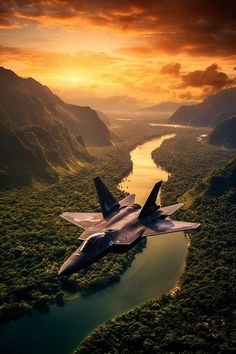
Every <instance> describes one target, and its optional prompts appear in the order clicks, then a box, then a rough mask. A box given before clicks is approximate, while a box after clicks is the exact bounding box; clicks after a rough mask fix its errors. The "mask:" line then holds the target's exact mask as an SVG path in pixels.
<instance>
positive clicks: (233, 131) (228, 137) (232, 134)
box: [209, 116, 236, 148]
mask: <svg viewBox="0 0 236 354" xmlns="http://www.w3.org/2000/svg"><path fill="white" fill-rule="evenodd" d="M209 143H211V144H215V145H224V146H226V147H228V148H236V116H233V117H230V118H228V119H226V120H224V121H223V122H221V123H219V124H218V125H217V126H216V127H215V128H214V130H213V131H212V133H211V134H210V136H209Z"/></svg>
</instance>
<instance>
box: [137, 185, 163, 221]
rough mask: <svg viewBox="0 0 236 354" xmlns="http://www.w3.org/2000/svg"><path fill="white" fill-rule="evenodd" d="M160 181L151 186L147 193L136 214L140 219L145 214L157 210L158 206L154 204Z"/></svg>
mask: <svg viewBox="0 0 236 354" xmlns="http://www.w3.org/2000/svg"><path fill="white" fill-rule="evenodd" d="M161 184H162V181H159V182H157V183H156V184H155V186H154V187H153V189H152V191H151V193H150V194H149V197H148V199H147V200H146V203H145V204H144V206H143V207H142V209H141V211H140V214H139V216H138V218H139V219H142V218H143V217H145V216H148V215H150V214H152V213H153V212H154V211H157V210H158V209H159V208H160V206H159V205H157V204H156V199H157V195H158V193H159V190H160V188H161Z"/></svg>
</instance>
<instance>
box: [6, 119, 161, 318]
mask: <svg viewBox="0 0 236 354" xmlns="http://www.w3.org/2000/svg"><path fill="white" fill-rule="evenodd" d="M165 131H167V130H165V129H163V130H162V131H159V130H158V129H153V128H150V127H148V126H147V125H145V124H142V123H140V125H138V129H136V130H135V129H134V128H133V126H131V127H130V128H128V126H126V124H124V125H122V126H121V127H117V128H116V129H115V134H116V136H117V137H119V140H120V143H119V144H117V145H115V146H113V147H109V148H108V147H107V148H102V149H101V148H100V149H93V150H92V154H93V155H94V161H93V163H90V164H89V165H87V166H85V167H84V168H82V169H81V168H80V169H79V171H78V172H77V173H76V174H75V175H73V176H67V177H65V178H64V179H63V180H61V181H60V182H58V183H56V184H53V185H51V186H47V187H44V188H41V189H32V188H16V189H12V190H9V191H2V192H0V223H1V231H0V233H1V270H0V282H1V285H0V286H1V288H0V302H1V307H0V311H1V312H0V315H1V321H2V322H3V321H6V320H8V319H10V318H16V317H19V316H20V315H22V314H23V313H26V312H30V311H31V310H32V308H35V307H36V308H41V307H42V306H47V304H49V303H51V302H53V301H57V302H58V303H61V302H62V300H63V297H64V296H65V294H66V293H67V292H72V291H82V292H83V293H86V292H88V291H94V290H95V289H97V288H99V287H104V286H106V285H107V284H109V283H110V282H113V281H117V280H119V277H120V274H121V273H122V272H124V270H125V269H126V268H127V267H128V266H129V265H130V263H131V262H132V260H133V259H134V256H135V254H136V252H137V251H139V250H141V249H142V248H143V246H144V244H139V245H137V246H136V247H135V248H133V249H132V250H130V251H129V252H128V253H127V254H125V255H117V254H116V255H115V254H110V255H107V256H106V257H105V258H103V259H101V260H100V261H99V262H98V263H96V264H94V265H92V266H91V267H90V268H88V269H87V270H84V271H81V272H80V273H79V275H77V274H76V275H73V276H71V277H70V278H66V277H62V278H58V277H57V272H58V269H59V266H60V265H61V264H62V262H63V261H64V260H65V258H66V257H68V256H69V255H70V254H71V253H72V252H73V251H74V250H75V249H76V248H77V247H78V246H79V243H80V241H78V240H77V237H78V236H79V234H80V232H81V231H82V230H79V229H78V228H77V227H76V226H73V225H71V224H69V223H67V222H66V221H65V220H62V219H61V218H60V217H59V215H60V214H61V213H62V212H63V211H76V210H78V211H93V210H94V211H98V210H99V205H98V202H97V197H96V195H95V190H94V186H93V181H92V179H93V177H94V176H96V175H100V176H101V177H102V178H104V181H105V183H106V184H107V185H108V187H109V188H110V189H111V191H112V192H113V193H114V195H115V196H116V197H117V198H118V199H119V198H121V197H123V194H122V193H121V192H120V191H119V190H117V189H116V185H117V184H118V183H119V182H120V180H121V179H122V177H124V176H126V175H127V174H128V173H129V172H130V171H131V169H132V164H131V161H130V157H129V151H130V149H132V147H133V146H135V145H137V144H138V143H139V142H142V141H144V140H145V139H147V138H148V137H150V136H152V135H158V134H162V133H164V132H165Z"/></svg>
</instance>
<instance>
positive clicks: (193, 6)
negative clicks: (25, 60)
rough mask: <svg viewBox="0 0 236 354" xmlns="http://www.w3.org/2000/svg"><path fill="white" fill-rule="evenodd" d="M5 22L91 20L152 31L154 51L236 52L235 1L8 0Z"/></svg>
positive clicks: (121, 28)
mask: <svg viewBox="0 0 236 354" xmlns="http://www.w3.org/2000/svg"><path fill="white" fill-rule="evenodd" d="M1 4H2V5H1V10H0V11H1V18H2V20H1V23H2V25H4V22H5V25H6V26H7V25H10V24H11V23H12V24H13V23H14V21H15V20H16V18H18V17H19V18H22V16H23V17H24V18H25V20H27V18H28V19H31V20H32V19H34V20H35V21H39V22H41V21H45V22H47V19H48V21H49V22H50V23H53V21H55V22H56V21H57V20H68V23H66V22H64V24H65V25H67V24H68V25H70V21H73V25H86V26H91V27H95V28H98V27H100V28H103V29H105V28H106V29H107V30H111V31H117V32H124V31H133V32H137V33H142V34H145V35H146V36H147V41H148V47H149V49H150V45H152V50H154V51H155V50H156V51H158V52H165V53H168V54H175V53H179V52H184V53H187V54H189V55H206V56H211V55H219V56H231V55H235V54H236V26H235V12H236V3H235V1H234V0H217V1H215V0H214V1H213V0H208V1H205V0H204V1H203V0H193V1H190V0H159V1H157V0H145V1H144V0H136V1H134V0H130V1H126V0H110V1H104V0H96V1H94V0H83V1H82V0H73V1H69V0H48V1H45V0H38V1H33V0H15V1H13V0H9V1H6V0H2V1H1Z"/></svg>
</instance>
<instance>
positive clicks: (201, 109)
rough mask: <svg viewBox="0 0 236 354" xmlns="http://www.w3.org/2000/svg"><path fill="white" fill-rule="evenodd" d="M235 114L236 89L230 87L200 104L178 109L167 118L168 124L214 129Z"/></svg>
mask: <svg viewBox="0 0 236 354" xmlns="http://www.w3.org/2000/svg"><path fill="white" fill-rule="evenodd" d="M235 114H236V87H232V88H227V89H224V90H221V91H219V92H217V93H215V94H213V95H210V96H208V97H206V98H205V99H204V100H203V101H202V102H201V103H197V104H194V105H190V106H181V107H179V108H178V109H177V110H176V111H175V112H174V113H173V114H172V115H171V116H170V117H169V122H170V123H178V124H183V125H191V126H203V127H214V126H216V125H217V124H219V123H220V122H222V121H224V120H225V119H227V118H228V117H230V116H232V115H235Z"/></svg>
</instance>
